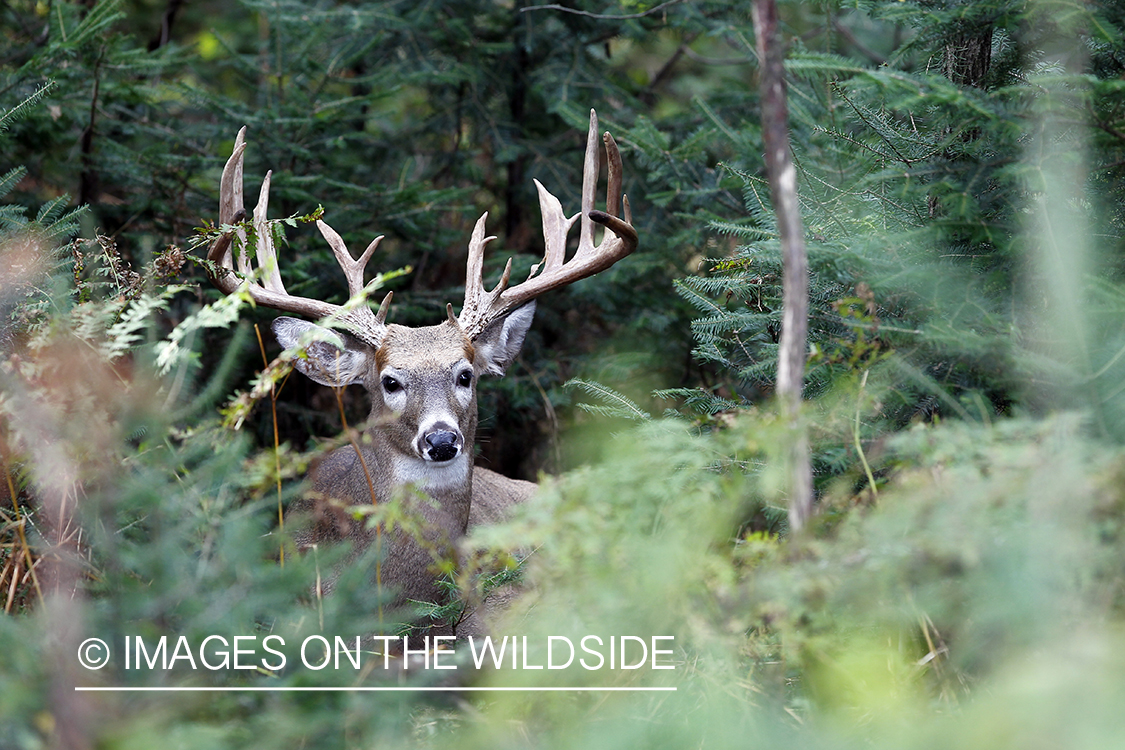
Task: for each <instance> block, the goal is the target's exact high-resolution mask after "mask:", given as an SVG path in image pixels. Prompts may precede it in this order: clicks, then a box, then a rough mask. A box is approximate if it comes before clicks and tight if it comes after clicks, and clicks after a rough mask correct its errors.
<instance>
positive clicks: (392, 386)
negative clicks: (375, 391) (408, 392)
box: [383, 375, 402, 393]
mask: <svg viewBox="0 0 1125 750" xmlns="http://www.w3.org/2000/svg"><path fill="white" fill-rule="evenodd" d="M401 388H402V383H400V382H398V381H397V380H395V379H394V378H392V377H391V376H390V375H384V376H383V390H384V391H386V392H387V393H394V392H395V391H397V390H399V389H401Z"/></svg>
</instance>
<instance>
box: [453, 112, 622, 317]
mask: <svg viewBox="0 0 1125 750" xmlns="http://www.w3.org/2000/svg"><path fill="white" fill-rule="evenodd" d="M602 140H603V142H604V144H605V150H606V159H607V166H608V172H609V184H608V186H607V189H606V210H605V211H598V210H595V209H594V199H595V193H596V192H597V186H598V171H599V167H600V160H599V157H598V116H597V113H596V112H594V110H590V129H589V131H588V132H587V135H586V156H585V159H584V161H583V166H582V210H581V212H580V213H578V214H575V215H574V216H571V217H570V218H567V217H566V215H565V214H563V209H562V203H561V202H560V201H559V199H558V198H556V197H555V196H553V195H551V193H549V192H548V191H547V189H546V188H544V187H543V185H542V184H541V183H540V182H539V181H538V180H536V181H535V187H536V189H537V190H538V192H539V207H540V210H541V211H542V213H543V241H544V245H545V255H544V262H543V268H542V271H541V272H540V273H539V275H537V276H536V275H534V274H535V271H534V270H533V271H532V275H531V276H529V277H528V279H527V281H525V282H523V283H522V284H519V285H517V286H514V287H511V288H508V276H509V274H510V271H511V266H512V262H511V261H510V260H509V261H508V268H507V269H506V270H505V271H504V277H503V279H501V282H500V284H499V285H498V286H497V287H496V289H494V290H492V291H491V292H489V293H487V294H486V293H485V292H484V288H483V282H482V281H481V280H480V273H481V268H482V266H483V263H484V261H483V253H484V245H485V244H487V242H488V240H491V239H492V238H491V237H490V238H488V240H485V241H484V242H481V241H480V238H483V236H484V220H485V218H486V217H487V214H485V216H482V217H481V218H480V221H478V222H477V226H476V228H475V229H474V230H473V240H472V241H471V242H470V243H469V248H470V249H469V262H468V267H467V275H466V281H465V306H464V307H463V308H462V310H461V315H460V317H459V318H458V324H459V325H460V327H461V329H462V330H463V331H464V332H465V334H466V335H467V336H468V337H469V338H470V339H474V338H476V337H477V336H479V335H480V334H481V333H483V332H484V331H485V329H487V328H488V326H490V325H491V324H492V323H494V322H495V321H497V320H499V319H500V318H502V317H504V316H505V315H507V314H508V313H510V312H511V311H512V310H514V309H516V308H517V307H519V306H521V305H524V304H526V303H528V302H530V301H531V300H533V299H535V298H536V297H538V296H539V295H540V294H543V293H544V292H546V291H548V290H551V289H556V288H558V287H562V286H566V285H567V284H571V283H573V282H575V281H578V280H579V279H584V278H586V277H587V276H592V275H593V274H595V273H598V272H599V271H604V270H605V269H607V268H609V267H610V266H612V265H613V264H614V263H616V262H617V261H619V260H621V259H622V258H624V257H625V256H627V255H629V254H630V253H631V252H633V250H635V249H636V247H637V230H636V229H634V228H633V224H632V221H633V217H632V211H631V210H630V208H629V199H628V198H627V197H624V196H623V195H622V194H621V175H622V168H621V153H620V151H619V150H618V148H617V143H616V142H615V141H614V140H613V136H611V135H610V134H609V133H606V134H605V135H604V136H603V138H602ZM619 208H620V209H621V210H622V215H621V216H620V217H619V216H618V209H619ZM579 218H581V220H582V223H581V229H580V233H579V237H578V249H577V250H576V251H575V253H574V257H572V258H571V259H570V260H569V261H568V260H566V238H567V235H568V234H569V233H570V229H571V228H572V227H573V226H574V222H575V221H577V220H578V219H579ZM595 223H597V224H601V225H602V226H603V227H605V229H606V232H605V236H604V237H603V238H602V242H601V244H599V245H596V246H595V245H594V224H595Z"/></svg>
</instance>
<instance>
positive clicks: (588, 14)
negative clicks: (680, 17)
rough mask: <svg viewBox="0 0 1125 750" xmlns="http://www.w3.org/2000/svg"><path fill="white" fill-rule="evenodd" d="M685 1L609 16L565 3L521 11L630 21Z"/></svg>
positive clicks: (677, 0) (532, 7)
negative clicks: (568, 5) (550, 11)
mask: <svg viewBox="0 0 1125 750" xmlns="http://www.w3.org/2000/svg"><path fill="white" fill-rule="evenodd" d="M683 1H684V0H668V2H664V3H661V4H660V5H657V6H655V7H652V8H649V9H648V10H646V11H644V12H643V13H628V14H625V15H621V16H607V15H604V14H602V13H591V12H590V11H588V10H578V9H577V8H568V7H566V6H565V5H557V4H551V5H529V6H528V7H526V8H520V13H528V12H530V11H533V10H559V11H562V12H564V13H572V14H574V15H576V16H586V17H587V18H596V19H598V20H599V21H628V20H630V19H633V18H644V17H645V16H651V15H654V14H656V13H659V12H660V11H662V10H664V9H665V8H667V7H669V6H672V5H678V4H680V3H682V2H683Z"/></svg>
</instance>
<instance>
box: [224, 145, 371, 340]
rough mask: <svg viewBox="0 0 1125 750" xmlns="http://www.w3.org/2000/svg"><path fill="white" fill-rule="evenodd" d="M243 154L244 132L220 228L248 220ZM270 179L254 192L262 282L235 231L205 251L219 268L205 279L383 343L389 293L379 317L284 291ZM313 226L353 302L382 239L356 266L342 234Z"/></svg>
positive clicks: (227, 174) (230, 164)
mask: <svg viewBox="0 0 1125 750" xmlns="http://www.w3.org/2000/svg"><path fill="white" fill-rule="evenodd" d="M245 152H246V128H245V127H243V128H242V129H241V130H239V131H238V136H237V137H236V138H235V142H234V149H233V151H232V152H231V155H230V158H229V159H228V160H227V163H226V166H224V167H223V176H222V179H221V181H220V186H219V222H220V224H225V225H231V224H237V223H239V222H241V221H242V220H243V219H244V218H245V216H246V211H245V209H244V208H243V204H242V190H243V184H242V177H243V161H244V156H245ZM271 175H272V173H269V172H267V173H266V177H265V180H264V181H263V182H262V188H261V190H260V191H259V193H258V204H257V206H256V208H255V210H254V235H255V236H256V242H255V248H254V251H255V257H256V259H257V261H258V276H259V277H260V281H259V280H255V279H254V275H255V274H254V269H253V267H252V265H251V262H250V260H249V257H248V253H247V251H246V247H245V244H246V235H245V232H244V231H243V230H242V229H240V228H239V229H232V230H231V231H229V232H227V233H225V234H223V235H222V236H221V237H219V238H218V239H216V240H215V242H214V243H213V244H212V245H211V247H210V249H209V250H208V251H207V259H208V260H209V261H211V262H212V263H213V264H215V266H218V267H219V270H214V269H208V276H209V277H210V278H211V283H213V284H214V285H215V286H216V287H218V288H219V290H220V291H222V292H223V293H225V294H233V293H235V292H237V291H239V289H240V288H245V290H246V292H247V293H248V294H249V295H250V299H252V300H253V301H254V303H255V304H258V305H262V306H263V307H271V308H273V309H275V310H281V311H283V312H291V313H296V314H298V315H303V316H306V317H309V318H314V319H321V318H330V319H333V320H336V321H338V322H339V323H341V324H342V325H343V326H344V327H345V328H346V329H347V330H348V331H349V332H350V333H352V334H354V335H355V336H356V337H357V338H359V339H360V340H362V341H364V342H366V343H368V344H371V345H373V346H378V345H379V343H380V342H381V341H382V338H383V334H384V333H385V332H386V325H385V321H386V317H387V308H388V306H389V305H390V299H391V296H390V294H388V295H387V297H386V298H385V299H384V300H383V304H382V305H381V306H380V308H379V312H378V314H376V313H374V312H372V311H371V308H369V307H368V306H367V305H366V304H362V305H358V306H355V307H348V306H341V305H333V304H330V303H328V302H323V301H321V300H315V299H309V298H308V297H296V296H294V295H291V294H289V293H288V292H286V291H285V286H284V285H283V284H282V282H281V274H280V272H279V268H278V262H277V250H276V248H275V247H274V243H273V238H272V236H271V235H270V231H269V224H268V223H267V220H266V212H267V209H268V207H269V188H270V181H271ZM317 225H318V226H320V228H321V234H323V235H324V237H325V239H327V240H328V243H329V245H330V246H331V247H332V251H333V253H335V255H336V259H337V261H338V262H339V263H340V267H341V268H342V269H343V270H344V274H345V276H346V277H347V280H348V293H349V296H350V297H355V296H356V295H357V294H358V293H359V292H361V291H363V288H364V286H363V270H364V268H365V267H366V265H367V261H368V260H370V258H371V255H372V253H373V252H374V251H375V248H376V247H378V245H379V242H380V240H382V239H383V238H382V237H376V238H375V240H374V241H373V242H372V243H371V244H370V245H368V247H367V250H366V251H365V252H364V253H363V255H362V256H361V257H360V259H359V260H358V261H355V260H352V257H351V254H350V253H348V250H347V248H346V247H345V246H344V241H343V239H341V238H340V235H338V234H337V233H336V232H335V231H334V230H332V228H331V227H329V226H328V225H327V224H324V223H323V222H320V221H318V222H317ZM326 230H327V231H326ZM235 235H237V236H238V239H239V243H238V244H239V246H240V247H239V251H238V260H237V264H238V275H236V274H235V273H234V269H235V263H236V261H235V259H234V258H233V257H232V255H233V253H232V250H231V243H232V241H233V240H234V237H235ZM240 276H241V278H240Z"/></svg>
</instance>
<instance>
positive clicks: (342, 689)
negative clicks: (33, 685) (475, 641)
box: [74, 686, 677, 693]
mask: <svg viewBox="0 0 1125 750" xmlns="http://www.w3.org/2000/svg"><path fill="white" fill-rule="evenodd" d="M74 690H75V691H76V692H87V693H237V692H251V693H395V692H397V693H429V692H473V693H499V692H538V693H547V692H585V693H603V692H604V693H614V692H618V693H624V692H631V693H643V692H675V691H676V690H677V688H674V687H471V686H470V687H440V686H419V687H397V686H396V687H127V686H126V687H75V688H74Z"/></svg>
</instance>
